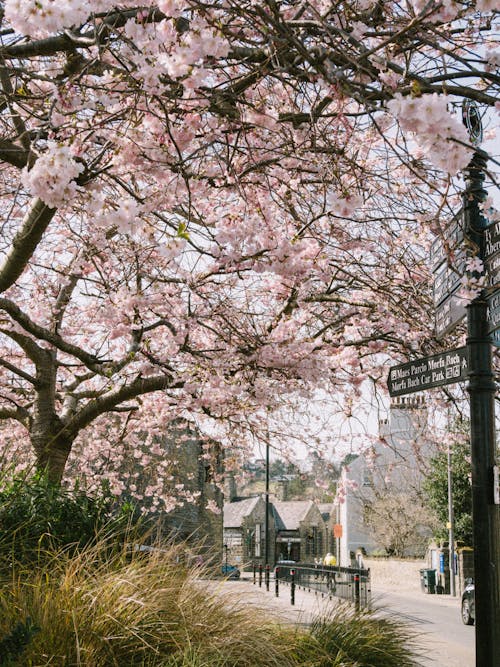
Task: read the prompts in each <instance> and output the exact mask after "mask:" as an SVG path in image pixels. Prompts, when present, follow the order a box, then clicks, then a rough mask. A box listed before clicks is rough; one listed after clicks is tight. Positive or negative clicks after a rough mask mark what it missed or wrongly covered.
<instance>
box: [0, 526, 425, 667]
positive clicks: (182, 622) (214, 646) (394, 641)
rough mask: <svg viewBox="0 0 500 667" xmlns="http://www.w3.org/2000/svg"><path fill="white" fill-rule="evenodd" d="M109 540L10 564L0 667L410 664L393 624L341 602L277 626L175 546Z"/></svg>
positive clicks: (401, 632)
mask: <svg viewBox="0 0 500 667" xmlns="http://www.w3.org/2000/svg"><path fill="white" fill-rule="evenodd" d="M120 544H121V545H123V542H119V543H114V544H113V543H112V542H111V541H110V539H109V538H107V539H103V540H101V541H99V542H98V543H97V544H96V545H93V546H88V547H86V548H84V549H83V550H81V551H79V552H78V551H77V552H76V553H75V550H74V549H66V550H60V551H57V552H53V553H52V554H48V553H46V554H44V557H43V558H41V559H40V561H39V562H40V563H42V565H41V566H40V567H38V568H36V569H35V568H33V567H30V569H28V568H23V566H22V565H21V564H19V563H17V564H15V566H14V567H13V569H12V571H11V573H10V575H9V576H7V575H5V574H4V576H3V579H2V580H1V582H0V667H49V666H51V667H129V666H130V667H136V666H137V667H274V666H276V667H298V666H299V665H303V666H305V667H327V666H328V667H368V666H370V667H378V666H382V665H383V666H384V667H392V666H396V665H397V667H414V666H415V665H416V664H417V663H416V662H415V655H416V654H415V652H414V650H413V647H412V638H411V633H410V632H409V631H408V630H407V629H406V628H405V627H404V626H402V625H401V624H400V623H398V622H396V621H390V620H388V619H381V618H378V617H376V616H375V615H374V614H371V613H364V612H353V611H351V610H350V608H349V607H347V606H341V607H339V608H337V609H336V610H334V611H332V612H330V613H329V615H328V616H327V617H326V618H323V619H319V620H317V621H315V622H314V623H313V625H312V627H311V628H310V630H307V629H303V628H301V629H297V628H294V627H291V626H283V625H280V624H278V623H277V622H276V619H273V618H272V617H270V616H266V614H264V613H263V611H262V609H259V608H256V607H255V606H253V605H244V604H242V603H241V598H240V597H239V596H238V597H233V596H231V595H227V594H226V592H225V590H224V583H223V582H221V581H219V582H217V581H214V580H212V581H210V583H209V585H208V586H207V578H208V577H209V576H210V575H211V573H210V572H209V571H208V570H204V569H203V568H199V567H192V566H189V559H186V557H185V555H186V546H185V545H168V546H165V547H162V548H157V549H154V550H152V551H146V552H144V551H139V550H137V549H131V548H130V547H129V548H124V547H123V546H120Z"/></svg>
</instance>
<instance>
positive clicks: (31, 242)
mask: <svg viewBox="0 0 500 667" xmlns="http://www.w3.org/2000/svg"><path fill="white" fill-rule="evenodd" d="M55 212H56V209H55V208H49V207H48V206H47V204H44V202H43V201H42V200H41V199H39V198H38V197H37V198H36V199H34V200H33V202H32V204H31V206H30V207H29V209H28V211H27V213H26V215H25V216H24V220H23V223H22V225H21V229H20V230H19V231H18V232H17V234H16V236H15V237H14V240H13V241H12V247H11V250H10V253H9V254H8V255H7V257H6V259H5V262H4V263H3V266H2V267H0V293H2V292H5V290H6V289H8V288H9V287H11V286H12V285H13V284H14V283H15V282H16V280H17V279H18V278H19V276H20V275H21V274H22V273H23V272H24V270H25V268H26V266H27V264H28V262H29V260H30V259H31V257H32V255H33V253H34V252H35V250H36V247H37V245H38V243H39V242H40V239H41V238H42V236H43V234H44V232H45V230H46V229H47V227H48V226H49V224H50V221H51V220H52V218H53V217H54V214H55Z"/></svg>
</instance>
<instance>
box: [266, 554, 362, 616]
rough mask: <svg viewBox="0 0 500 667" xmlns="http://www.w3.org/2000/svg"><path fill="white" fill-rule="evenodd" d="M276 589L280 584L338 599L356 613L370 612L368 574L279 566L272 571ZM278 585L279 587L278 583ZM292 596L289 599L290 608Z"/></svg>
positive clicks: (333, 568) (331, 568) (352, 569)
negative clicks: (360, 611)
mask: <svg viewBox="0 0 500 667" xmlns="http://www.w3.org/2000/svg"><path fill="white" fill-rule="evenodd" d="M274 577H275V584H276V589H277V590H278V585H279V583H286V584H290V586H291V588H292V591H293V592H294V591H295V587H299V588H302V589H304V590H307V591H314V592H316V593H321V594H322V595H327V596H328V597H338V598H342V599H344V600H349V601H350V602H353V603H354V604H355V606H356V607H357V608H358V609H359V608H361V607H363V608H369V607H370V602H371V586H370V570H365V569H361V568H355V567H336V566H328V565H314V564H308V563H304V564H301V565H288V564H287V565H280V564H279V563H278V565H277V566H276V567H275V568H274ZM278 582H279V583H278ZM293 598H294V595H292V604H293V603H294V602H293Z"/></svg>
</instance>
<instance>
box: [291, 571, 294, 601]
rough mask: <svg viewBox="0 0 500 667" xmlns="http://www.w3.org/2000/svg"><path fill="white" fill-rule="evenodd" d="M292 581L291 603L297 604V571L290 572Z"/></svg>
mask: <svg viewBox="0 0 500 667" xmlns="http://www.w3.org/2000/svg"><path fill="white" fill-rule="evenodd" d="M290 575H291V577H292V581H291V584H290V603H291V604H292V605H294V604H295V570H290Z"/></svg>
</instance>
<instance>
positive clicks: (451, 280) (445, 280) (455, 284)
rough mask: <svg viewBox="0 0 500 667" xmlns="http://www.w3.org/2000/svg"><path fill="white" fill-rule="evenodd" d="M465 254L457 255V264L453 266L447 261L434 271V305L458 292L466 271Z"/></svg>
mask: <svg viewBox="0 0 500 667" xmlns="http://www.w3.org/2000/svg"><path fill="white" fill-rule="evenodd" d="M465 260H466V258H465V255H464V254H461V255H459V256H458V257H457V261H456V265H455V266H453V267H451V266H448V264H447V263H446V262H444V263H443V264H441V266H440V267H439V268H438V269H437V270H436V271H435V272H434V286H433V288H434V294H433V296H434V306H436V307H437V306H439V304H440V303H443V301H444V300H445V299H447V298H448V297H449V296H451V295H452V294H454V293H455V292H458V290H459V288H460V286H461V284H462V276H463V274H464V271H465Z"/></svg>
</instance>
